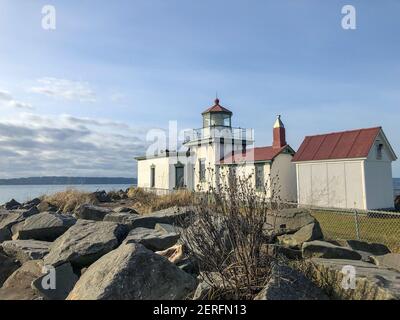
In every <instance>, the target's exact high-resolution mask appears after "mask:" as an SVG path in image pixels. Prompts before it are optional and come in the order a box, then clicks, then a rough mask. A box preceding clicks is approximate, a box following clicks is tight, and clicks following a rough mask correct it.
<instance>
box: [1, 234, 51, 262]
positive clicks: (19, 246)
mask: <svg viewBox="0 0 400 320" xmlns="http://www.w3.org/2000/svg"><path fill="white" fill-rule="evenodd" d="M50 245H51V242H46V241H37V240H12V241H5V242H3V243H2V244H1V246H2V248H3V250H4V252H5V253H6V254H7V255H8V256H10V257H13V258H14V259H16V260H18V261H19V262H21V263H24V262H26V261H29V260H41V259H43V257H44V256H45V255H46V254H48V253H49V251H50Z"/></svg>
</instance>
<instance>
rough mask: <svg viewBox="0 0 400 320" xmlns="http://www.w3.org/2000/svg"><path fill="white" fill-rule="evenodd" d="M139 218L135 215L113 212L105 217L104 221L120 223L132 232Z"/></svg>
mask: <svg viewBox="0 0 400 320" xmlns="http://www.w3.org/2000/svg"><path fill="white" fill-rule="evenodd" d="M138 217H139V215H138V214H134V213H127V212H120V213H118V212H112V213H110V214H107V215H106V216H105V217H104V221H109V222H116V223H120V224H123V225H126V226H127V228H128V229H129V230H132V229H133V223H134V220H135V219H136V218H138Z"/></svg>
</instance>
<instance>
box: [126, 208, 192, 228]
mask: <svg viewBox="0 0 400 320" xmlns="http://www.w3.org/2000/svg"><path fill="white" fill-rule="evenodd" d="M192 214H193V210H192V209H190V208H187V207H184V208H178V207H172V208H168V209H165V210H161V211H157V212H153V213H149V214H146V215H141V216H139V217H137V218H136V219H135V220H134V221H133V223H132V227H133V228H140V227H141V228H150V229H153V228H154V227H155V225H156V224H157V223H166V224H172V225H181V224H184V221H185V219H186V218H188V217H189V216H190V215H192Z"/></svg>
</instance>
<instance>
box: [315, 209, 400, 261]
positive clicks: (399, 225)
mask: <svg viewBox="0 0 400 320" xmlns="http://www.w3.org/2000/svg"><path fill="white" fill-rule="evenodd" d="M312 215H313V216H314V217H315V218H316V219H317V220H318V222H319V223H320V225H321V228H322V232H323V233H324V236H325V238H326V239H330V240H335V239H357V233H356V227H355V226H356V224H355V219H354V215H346V214H341V213H335V212H329V211H314V212H313V213H312ZM358 221H359V235H360V240H364V241H369V242H378V243H384V244H386V245H387V246H388V247H389V248H390V249H391V250H392V251H393V252H398V253H400V217H399V218H371V217H367V216H366V215H359V216H358Z"/></svg>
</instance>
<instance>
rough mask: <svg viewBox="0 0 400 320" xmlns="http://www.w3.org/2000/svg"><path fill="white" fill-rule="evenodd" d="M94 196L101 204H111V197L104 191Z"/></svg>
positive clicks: (95, 193)
mask: <svg viewBox="0 0 400 320" xmlns="http://www.w3.org/2000/svg"><path fill="white" fill-rule="evenodd" d="M93 195H94V197H95V198H96V200H97V201H98V202H100V203H106V202H111V198H110V196H109V195H108V194H107V192H105V191H104V190H102V191H96V192H93Z"/></svg>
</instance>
